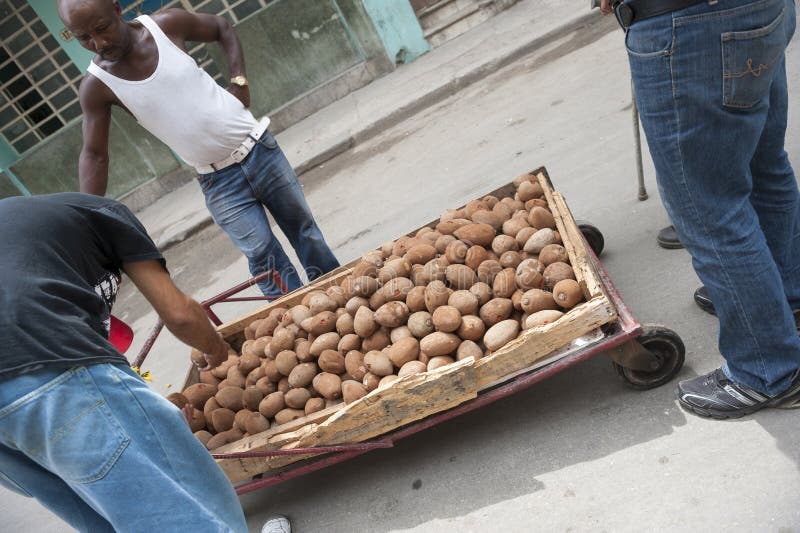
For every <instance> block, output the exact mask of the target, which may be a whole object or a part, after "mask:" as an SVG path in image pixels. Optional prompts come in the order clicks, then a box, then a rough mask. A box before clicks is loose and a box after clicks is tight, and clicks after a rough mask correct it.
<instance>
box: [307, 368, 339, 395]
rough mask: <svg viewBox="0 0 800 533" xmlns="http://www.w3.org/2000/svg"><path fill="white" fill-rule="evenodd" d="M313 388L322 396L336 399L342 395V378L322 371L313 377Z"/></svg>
mask: <svg viewBox="0 0 800 533" xmlns="http://www.w3.org/2000/svg"><path fill="white" fill-rule="evenodd" d="M313 385H314V390H316V391H317V392H318V393H320V395H321V396H322V397H323V398H326V399H328V400H336V399H337V398H341V397H342V379H341V378H340V377H339V376H337V375H336V374H331V373H329V372H322V373H320V374H317V375H316V376H315V377H314V382H313Z"/></svg>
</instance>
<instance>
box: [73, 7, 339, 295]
mask: <svg viewBox="0 0 800 533" xmlns="http://www.w3.org/2000/svg"><path fill="white" fill-rule="evenodd" d="M58 12H59V15H60V17H61V19H62V20H63V22H64V24H65V25H66V26H67V28H68V29H69V30H70V32H71V33H72V34H73V35H74V36H75V38H76V40H77V41H78V43H80V44H81V46H83V47H84V48H86V49H87V50H89V51H91V52H95V53H96V54H97V55H96V56H95V57H94V59H93V60H92V62H91V63H90V64H89V68H88V71H87V73H86V76H85V77H84V79H83V80H82V81H81V87H80V101H81V109H82V110H83V149H82V150H81V154H80V159H79V162H78V174H79V178H80V190H81V191H82V192H87V193H91V194H99V195H103V194H105V192H106V187H107V183H108V162H109V156H108V132H109V126H110V123H111V106H112V105H116V106H119V107H121V108H122V109H124V110H126V111H127V112H129V113H130V114H131V115H133V116H134V118H136V120H137V121H138V122H139V123H140V124H141V125H142V126H144V127H145V128H146V129H147V130H148V131H150V133H152V134H153V135H155V136H156V137H158V138H159V139H160V140H161V141H163V142H164V143H165V144H166V145H167V146H169V147H170V148H171V149H172V150H173V151H174V152H175V153H176V154H178V155H179V156H180V157H181V158H182V159H183V160H184V161H186V162H187V163H188V164H190V165H192V166H193V167H194V168H195V169H196V170H197V173H198V175H199V179H200V185H201V187H202V189H203V193H204V194H205V197H206V205H207V206H208V209H209V211H210V212H211V215H212V217H213V218H214V220H215V221H216V222H217V224H219V225H220V226H221V227H222V229H223V230H225V232H226V233H227V234H228V236H229V237H230V238H231V240H232V241H233V243H234V244H235V245H236V247H237V248H239V250H240V251H241V252H242V253H243V254H244V255H245V256H246V257H247V261H248V263H249V266H250V272H251V273H252V274H253V275H256V274H260V273H262V272H265V271H267V270H270V269H275V270H277V271H278V273H279V274H280V276H281V278H282V281H283V284H284V285H285V286H286V288H287V289H288V290H294V289H296V288H298V287H300V286H301V285H302V282H301V281H300V277H299V275H298V273H297V270H296V269H295V268H294V267H293V266H292V263H291V261H289V258H288V257H287V256H286V253H285V252H284V250H283V247H282V246H281V244H280V243H279V242H278V240H277V239H276V238H275V236H274V235H273V233H272V231H271V230H270V226H269V221H268V219H267V215H266V213H265V212H264V208H265V207H266V208H267V209H268V210H269V212H270V213H271V214H272V216H273V218H274V219H275V221H276V222H277V224H278V226H279V227H280V228H281V231H283V233H284V234H285V235H286V237H287V238H288V239H289V242H290V243H291V245H292V247H293V248H294V250H295V252H297V256H298V258H299V259H300V262H301V263H302V265H303V268H304V270H305V273H306V276H307V277H308V278H309V280H313V279H315V278H317V277H318V276H320V275H321V274H324V273H326V272H329V271H330V270H333V269H334V268H336V267H338V266H339V263H338V261H337V260H336V257H335V256H334V255H333V252H331V250H330V248H329V247H328V245H327V244H326V243H325V239H324V238H323V236H322V232H321V231H320V229H319V227H318V226H317V224H316V222H315V221H314V217H313V215H312V214H311V210H310V209H309V207H308V204H307V203H306V200H305V197H304V196H303V191H302V190H301V188H300V184H299V183H298V181H297V176H296V174H295V172H294V170H293V169H292V167H291V165H290V164H289V162H288V161H287V160H286V157H285V156H284V154H283V152H282V151H281V149H280V148H279V147H278V144H277V142H276V141H275V138H274V137H273V136H272V135H271V134H270V132H269V131H268V129H267V128H268V127H269V119H268V118H266V117H265V118H263V119H262V120H261V121H256V119H255V118H254V117H253V114H252V113H251V112H250V111H249V110H248V109H247V108H248V107H249V106H250V91H249V86H248V82H247V78H246V73H245V67H244V57H243V54H242V49H241V46H240V44H239V40H238V38H237V37H236V33H234V31H233V28H231V26H230V24H228V22H227V20H226V19H225V18H223V17H218V16H214V15H204V14H192V13H188V12H186V11H183V10H180V9H167V10H164V11H161V12H159V13H158V14H155V15H153V16H152V17H150V16H147V15H142V16H140V17H137V18H136V19H135V20H133V21H131V22H126V21H124V20H123V18H122V14H121V10H120V6H119V3H118V2H117V1H116V0H59V2H58ZM187 41H193V42H218V43H219V44H220V46H221V47H222V50H223V52H224V53H225V57H226V59H227V61H228V67H229V70H230V73H231V76H232V77H231V79H230V86H229V87H228V89H227V90H225V89H223V88H222V87H220V86H219V85H217V83H216V82H215V81H214V80H213V79H212V78H211V77H210V76H209V75H208V74H207V73H206V72H205V71H203V70H202V69H201V68H200V67H198V66H197V64H196V63H195V61H194V60H193V59H192V58H191V57H190V56H189V55H188V54H187V53H186V51H185V48H186V42H187ZM259 287H260V288H261V290H262V292H263V293H264V294H267V295H275V294H279V293H280V292H281V291H280V287H279V286H278V285H276V284H275V283H274V282H273V280H272V279H267V280H265V281H263V282H261V284H260V285H259Z"/></svg>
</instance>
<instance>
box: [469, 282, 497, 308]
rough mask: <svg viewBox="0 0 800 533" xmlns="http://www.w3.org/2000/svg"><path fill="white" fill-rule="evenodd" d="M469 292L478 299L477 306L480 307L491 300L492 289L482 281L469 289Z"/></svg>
mask: <svg viewBox="0 0 800 533" xmlns="http://www.w3.org/2000/svg"><path fill="white" fill-rule="evenodd" d="M469 292H471V293H472V294H474V295H475V296H476V297H477V298H478V306H481V305H483V304H485V303H486V302H488V301H489V300H491V299H492V288H491V287H490V286H489V285H488V284H486V283H484V282H483V281H479V282H478V283H476V284H475V285H473V286H472V287H470V288H469Z"/></svg>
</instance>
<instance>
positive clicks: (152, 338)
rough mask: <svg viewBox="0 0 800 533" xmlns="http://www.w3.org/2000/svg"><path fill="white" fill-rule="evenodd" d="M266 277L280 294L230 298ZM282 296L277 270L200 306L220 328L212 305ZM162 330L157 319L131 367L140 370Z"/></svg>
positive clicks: (259, 276)
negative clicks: (269, 278) (270, 279)
mask: <svg viewBox="0 0 800 533" xmlns="http://www.w3.org/2000/svg"><path fill="white" fill-rule="evenodd" d="M268 277H272V280H273V281H274V282H275V284H276V285H277V286H278V288H279V289H280V290H281V294H279V295H276V296H247V297H239V298H232V296H233V295H234V294H238V293H240V292H242V291H243V290H245V289H247V288H249V287H252V286H253V285H256V284H258V283H260V282H261V281H263V280H265V279H267V278H268ZM284 294H286V284H285V283H284V282H283V280H282V279H281V275H280V274H279V273H278V271H277V270H268V271H267V272H262V273H261V274H259V275H257V276H255V277H253V278H250V279H249V280H247V281H244V282H242V283H240V284H238V285H236V286H235V287H231V288H230V289H228V290H227V291H224V292H221V293H219V294H217V295H216V296H213V297H211V298H209V299H208V300H205V301H203V302H200V305H202V306H203V309H205V311H206V314H207V315H208V318H209V319H210V320H211V322H213V323H214V325H215V326H220V325H222V320H220V318H219V317H218V316H217V314H216V313H214V311H212V310H211V306H212V305H214V304H218V303H226V302H245V301H247V302H251V301H263V300H275V299H277V298H280V297H281V296H283V295H284ZM162 329H164V321H163V320H161V319H160V318H159V319H158V320H157V321H156V325H155V326H153V329H152V330H150V335H148V337H147V340H146V341H145V343H144V346H142V349H141V350H139V354H138V355H137V356H136V359H135V360H134V361H133V364H132V365H131V366H134V367H136V368H142V364H143V363H144V360H145V358H146V357H147V356H148V355H149V354H150V350H152V349H153V345H154V344H155V343H156V339H157V338H158V335H159V334H160V333H161V330H162Z"/></svg>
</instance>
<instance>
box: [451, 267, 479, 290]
mask: <svg viewBox="0 0 800 533" xmlns="http://www.w3.org/2000/svg"><path fill="white" fill-rule="evenodd" d="M445 274H446V277H447V281H448V282H449V283H450V286H452V287H453V288H454V289H456V290H460V289H469V288H470V287H472V286H473V285H475V283H476V282H477V281H478V278H477V276H476V275H475V271H474V270H472V269H471V268H469V267H468V266H466V265H449V266H448V267H447V269H446V271H445Z"/></svg>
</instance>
